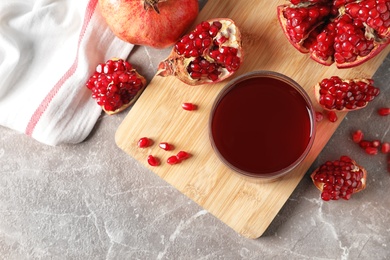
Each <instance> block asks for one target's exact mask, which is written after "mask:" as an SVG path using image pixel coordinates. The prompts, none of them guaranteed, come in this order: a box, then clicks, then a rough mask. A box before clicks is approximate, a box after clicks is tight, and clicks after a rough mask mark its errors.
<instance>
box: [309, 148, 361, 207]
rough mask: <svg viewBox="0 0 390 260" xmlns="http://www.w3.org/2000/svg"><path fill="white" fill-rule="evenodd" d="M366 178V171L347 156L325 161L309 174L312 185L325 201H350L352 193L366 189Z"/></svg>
mask: <svg viewBox="0 0 390 260" xmlns="http://www.w3.org/2000/svg"><path fill="white" fill-rule="evenodd" d="M366 178H367V172H366V170H365V169H364V168H363V167H361V166H359V165H358V164H356V162H355V161H354V160H352V159H351V158H350V157H348V156H341V157H340V159H339V160H335V161H327V162H326V163H324V164H322V165H321V166H320V167H318V168H317V169H316V170H315V171H314V172H313V173H312V174H311V179H312V181H313V183H314V185H315V186H316V187H317V188H318V189H319V190H320V191H321V198H322V199H323V200H325V201H328V200H338V199H340V198H342V199H346V200H348V199H350V197H351V195H352V194H353V193H357V192H359V191H362V190H364V189H365V188H366Z"/></svg>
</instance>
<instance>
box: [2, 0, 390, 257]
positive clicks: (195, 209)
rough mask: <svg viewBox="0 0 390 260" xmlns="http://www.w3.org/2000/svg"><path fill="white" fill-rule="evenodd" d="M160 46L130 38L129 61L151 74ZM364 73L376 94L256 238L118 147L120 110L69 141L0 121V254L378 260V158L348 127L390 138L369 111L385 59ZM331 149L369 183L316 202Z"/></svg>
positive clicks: (387, 245)
mask: <svg viewBox="0 0 390 260" xmlns="http://www.w3.org/2000/svg"><path fill="white" fill-rule="evenodd" d="M201 2H202V3H204V2H205V1H201ZM168 52H169V50H162V51H161V50H158V51H157V50H153V49H150V48H145V47H136V48H135V49H134V50H133V52H132V53H131V56H130V57H131V58H130V61H131V62H132V63H133V64H134V65H135V66H136V67H138V68H140V71H141V73H143V74H144V75H146V77H147V78H148V80H150V79H151V78H152V77H153V74H154V71H155V69H156V68H157V64H158V61H160V60H161V59H163V58H165V56H166V55H167V54H168ZM374 79H375V81H376V84H377V86H378V87H380V88H381V90H382V94H381V95H380V96H379V97H378V98H377V99H376V100H375V103H373V104H371V105H370V106H369V107H367V108H366V109H364V110H360V111H355V112H351V113H349V114H348V115H347V117H346V118H345V119H344V120H343V122H342V123H341V125H340V127H339V128H338V130H337V131H336V132H335V134H334V135H333V136H332V138H331V140H330V141H329V143H328V144H327V145H326V147H325V148H324V149H323V151H322V152H321V154H320V155H319V157H318V158H317V160H316V161H315V162H314V164H313V165H312V167H311V169H310V170H309V171H308V173H307V174H306V175H305V176H304V178H303V179H302V181H301V182H300V184H299V185H298V187H297V188H296V189H295V191H294V193H293V194H292V195H291V197H290V198H289V200H288V201H287V203H286V204H285V206H284V207H283V208H282V209H281V211H280V212H279V214H278V215H277V216H276V218H275V219H274V221H273V222H272V223H271V225H270V226H269V228H268V229H267V231H266V232H265V234H264V235H263V236H262V237H261V238H259V239H256V240H250V239H247V238H244V237H242V236H240V235H238V234H237V233H236V232H234V231H233V230H231V229H230V228H229V227H227V226H226V225H225V224H223V223H222V222H220V221H219V220H218V219H216V218H215V217H213V216H212V215H211V214H209V213H208V212H207V211H205V210H204V209H202V208H201V207H199V206H198V205H197V204H195V203H194V202H193V201H191V200H190V199H188V198H187V197H185V196H184V195H183V194H181V193H180V192H178V191H177V190H176V189H174V188H173V187H171V186H170V185H168V184H167V183H166V182H165V181H163V180H161V179H160V178H159V177H158V176H157V175H155V174H154V173H152V172H151V171H149V170H148V169H146V168H145V167H144V166H142V165H141V164H140V163H138V162H137V161H136V160H134V159H133V158H131V157H130V156H128V155H127V154H125V153H124V152H123V151H121V150H120V149H119V148H118V147H117V146H116V145H115V141H114V134H115V131H116V129H117V128H118V126H119V124H120V123H121V122H122V120H123V119H124V117H125V115H126V112H125V113H122V114H119V115H116V116H106V115H102V116H101V118H100V119H99V120H98V122H97V124H96V127H95V128H94V130H93V132H92V133H91V135H90V136H89V137H88V139H87V140H85V141H84V142H83V143H81V144H78V145H63V146H58V147H51V146H46V145H42V144H40V143H38V142H36V141H35V140H33V139H30V138H29V137H27V136H25V135H23V134H19V133H17V132H15V131H12V130H10V129H7V128H4V127H0V259H287V258H288V259H389V258H390V235H389V234H390V222H389V219H390V199H389V197H390V191H389V187H390V174H389V173H388V172H387V171H386V158H385V156H384V155H382V154H379V155H376V156H368V155H366V154H364V152H362V151H361V149H360V148H358V147H357V145H356V144H354V143H352V141H351V140H350V132H351V131H353V130H355V129H358V128H359V129H361V130H363V131H365V132H367V133H369V135H371V136H368V137H372V138H373V139H374V138H375V139H379V140H382V141H384V140H387V141H390V118H389V117H387V118H383V117H379V116H377V115H376V108H377V107H379V106H384V105H386V106H389V105H390V104H389V103H390V56H389V57H387V59H386V60H385V61H384V63H383V64H382V66H381V67H380V69H379V70H378V71H377V73H376V74H375V76H374ZM342 154H348V155H351V156H353V157H354V158H355V159H356V160H357V161H358V162H359V163H360V164H362V165H364V166H365V168H366V169H367V170H368V172H369V178H368V187H367V189H366V190H365V191H364V192H361V193H359V194H356V195H354V196H353V197H352V199H351V200H350V201H337V202H323V201H322V200H321V199H320V198H319V192H318V190H317V189H316V188H315V187H314V185H312V183H311V180H310V177H309V173H310V171H311V170H312V169H314V168H315V167H317V166H318V165H319V164H320V163H322V162H324V161H326V160H328V159H335V158H337V157H339V156H340V155H342Z"/></svg>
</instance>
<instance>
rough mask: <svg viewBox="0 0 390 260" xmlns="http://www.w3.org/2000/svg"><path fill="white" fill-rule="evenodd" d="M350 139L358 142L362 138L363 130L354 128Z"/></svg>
mask: <svg viewBox="0 0 390 260" xmlns="http://www.w3.org/2000/svg"><path fill="white" fill-rule="evenodd" d="M352 140H353V141H354V142H355V143H357V144H358V143H360V142H361V141H362V140H363V132H362V131H361V130H356V131H355V132H354V133H353V134H352Z"/></svg>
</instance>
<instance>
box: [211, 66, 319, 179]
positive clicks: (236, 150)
mask: <svg viewBox="0 0 390 260" xmlns="http://www.w3.org/2000/svg"><path fill="white" fill-rule="evenodd" d="M209 133H210V140H211V144H212V146H213V149H214V151H215V153H216V154H217V156H218V157H219V158H220V159H221V161H222V162H223V163H224V164H225V165H226V166H227V167H229V168H231V169H232V170H234V171H235V172H237V173H240V174H243V175H245V176H250V177H255V178H257V179H262V180H267V181H268V180H275V179H277V178H279V177H281V176H284V175H285V174H287V173H289V172H291V170H292V169H294V168H295V167H296V166H297V165H299V163H301V162H302V161H303V160H304V158H305V157H306V156H307V154H308V152H309V150H310V148H311V146H312V144H313V141H314V136H315V112H314V110H313V107H312V103H311V100H310V98H309V97H308V95H307V93H306V92H305V90H304V89H303V88H302V87H300V86H299V85H298V84H297V83H296V82H295V81H293V80H292V79H290V78H288V77H286V76H284V75H282V74H279V73H276V72H271V71H255V72H251V73H248V74H245V75H242V76H240V77H238V78H236V79H235V80H233V81H232V82H230V83H228V84H227V86H226V87H225V88H224V89H223V90H222V91H221V92H220V94H219V95H218V96H217V98H216V100H215V103H214V105H213V108H212V110H211V115H210V121H209Z"/></svg>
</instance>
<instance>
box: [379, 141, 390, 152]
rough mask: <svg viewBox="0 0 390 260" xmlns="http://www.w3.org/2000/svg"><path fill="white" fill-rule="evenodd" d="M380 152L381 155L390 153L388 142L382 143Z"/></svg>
mask: <svg viewBox="0 0 390 260" xmlns="http://www.w3.org/2000/svg"><path fill="white" fill-rule="evenodd" d="M381 152H382V153H390V143H388V142H384V143H382V147H381Z"/></svg>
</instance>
